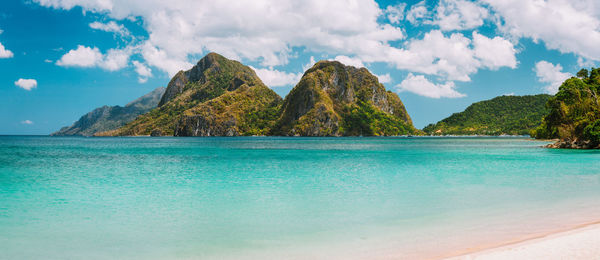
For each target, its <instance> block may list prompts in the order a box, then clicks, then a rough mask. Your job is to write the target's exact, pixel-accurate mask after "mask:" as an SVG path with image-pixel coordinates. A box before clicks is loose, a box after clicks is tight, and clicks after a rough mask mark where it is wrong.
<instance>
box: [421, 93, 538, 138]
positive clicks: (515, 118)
mask: <svg viewBox="0 0 600 260" xmlns="http://www.w3.org/2000/svg"><path fill="white" fill-rule="evenodd" d="M549 98H550V95H543V94H542V95H535V96H500V97H496V98H493V99H491V100H486V101H481V102H477V103H474V104H472V105H470V106H469V107H467V109H465V111H463V112H460V113H455V114H453V115H451V116H450V117H448V118H445V119H443V120H441V121H440V122H438V123H436V124H430V125H428V126H426V127H425V128H423V131H425V132H426V133H428V134H430V135H503V134H507V135H528V134H529V133H530V131H531V130H532V129H534V128H535V127H537V126H539V125H540V123H541V121H542V117H543V116H544V115H545V114H546V113H547V111H548V110H547V109H546V108H545V103H546V102H547V101H548V99H549Z"/></svg>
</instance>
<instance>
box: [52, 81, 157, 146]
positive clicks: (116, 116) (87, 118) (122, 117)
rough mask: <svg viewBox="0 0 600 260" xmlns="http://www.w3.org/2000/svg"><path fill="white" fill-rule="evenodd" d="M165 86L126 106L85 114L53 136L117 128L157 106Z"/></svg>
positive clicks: (90, 132) (86, 133) (85, 134)
mask: <svg viewBox="0 0 600 260" xmlns="http://www.w3.org/2000/svg"><path fill="white" fill-rule="evenodd" d="M164 92H165V88H157V89H155V90H153V91H152V92H150V93H148V94H146V95H144V96H142V97H140V98H138V99H136V100H134V101H132V102H130V103H129V104H127V105H125V106H124V107H121V106H103V107H100V108H96V109H94V110H93V111H91V112H89V113H87V114H85V115H83V116H82V117H81V118H79V120H77V121H76V122H75V123H73V125H71V126H68V127H63V128H61V129H60V130H59V131H57V132H55V133H53V134H52V135H53V136H70V135H81V136H92V135H94V134H96V133H98V132H103V131H109V130H115V129H117V128H119V127H121V126H123V125H125V124H127V123H129V122H131V121H133V120H134V119H136V117H137V116H139V115H141V114H144V113H146V112H148V111H150V110H151V109H153V108H155V107H156V105H157V104H158V102H159V100H160V98H161V96H162V95H163V93H164Z"/></svg>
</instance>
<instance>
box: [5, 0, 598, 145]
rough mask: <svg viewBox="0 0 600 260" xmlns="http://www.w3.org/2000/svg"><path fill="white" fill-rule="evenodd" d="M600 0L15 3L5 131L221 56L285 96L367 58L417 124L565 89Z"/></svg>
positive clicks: (67, 114) (51, 127) (594, 30)
mask: <svg viewBox="0 0 600 260" xmlns="http://www.w3.org/2000/svg"><path fill="white" fill-rule="evenodd" d="M598 46H600V2H598V1H597V0H479V1H465V0H440V1H429V0H426V1H383V0H381V1H373V0H329V1H322V0H305V1H297V0H236V1H219V0H216V1H215V0H212V1H202V0H169V1H162V0H3V1H2V2H1V3H0V71H2V72H1V73H0V111H2V112H1V113H0V134H5V135H7V134H50V133H52V132H54V131H56V130H58V129H60V128H61V127H63V126H68V125H70V124H72V123H73V122H74V121H76V120H77V119H79V117H80V116H82V115H84V114H85V113H87V112H89V111H91V110H93V109H94V108H97V107H101V106H104V105H125V104H126V103H128V102H129V101H132V100H134V99H136V98H137V97H139V96H142V95H144V94H146V93H148V92H150V91H152V90H153V89H155V88H157V87H161V86H166V85H167V84H168V82H169V80H170V77H171V76H173V75H174V74H175V73H177V72H178V71H179V70H187V69H190V68H191V67H192V66H193V65H194V64H195V63H196V62H197V61H198V60H199V59H200V58H202V57H203V56H204V55H206V54H207V53H209V52H217V53H219V54H221V55H223V56H225V57H227V58H230V59H235V60H238V61H241V62H242V63H244V64H246V65H249V66H251V67H252V68H254V69H255V70H256V72H257V74H258V75H259V77H260V78H261V79H262V80H263V82H264V83H265V84H266V85H267V86H269V87H270V88H272V89H273V90H274V91H275V92H277V93H278V94H279V95H281V96H282V97H285V95H286V94H287V93H288V92H289V91H290V90H291V89H292V88H293V86H294V85H295V84H296V83H297V82H298V81H299V79H300V77H301V76H302V74H303V72H304V71H305V70H306V69H308V68H310V66H312V65H313V64H314V63H315V62H316V61H319V60H338V61H340V62H342V63H344V64H346V65H352V66H355V67H366V68H367V69H369V70H370V71H371V72H372V73H373V74H375V75H377V76H378V77H379V81H380V82H381V83H383V84H384V85H385V87H386V88H387V89H388V90H391V91H394V92H396V93H397V94H398V95H399V96H400V98H401V99H402V101H403V102H404V104H405V106H406V108H407V110H408V113H409V114H410V116H411V117H412V119H413V123H414V124H415V126H416V127H417V128H422V127H424V126H426V125H427V124H430V123H435V122H437V121H439V120H441V119H443V118H445V117H447V116H449V115H451V114H452V113H455V112H460V111H462V110H464V109H465V108H466V107H467V106H469V105H470V104H472V103H473V102H477V101H481V100H487V99H491V98H493V97H496V96H500V95H533V94H540V93H549V94H554V93H556V91H557V89H558V87H559V86H560V84H561V82H562V81H564V80H565V79H566V78H568V77H570V76H572V75H574V74H575V73H576V72H577V71H579V70H580V69H581V68H584V67H585V68H589V67H595V66H598V65H597V64H598V61H599V60H600V48H599V47H598Z"/></svg>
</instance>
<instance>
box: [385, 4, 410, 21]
mask: <svg viewBox="0 0 600 260" xmlns="http://www.w3.org/2000/svg"><path fill="white" fill-rule="evenodd" d="M404 9H406V3H398V4H396V5H389V6H388V7H387V8H385V14H386V17H387V18H388V20H389V21H390V23H392V24H399V23H400V21H402V20H404Z"/></svg>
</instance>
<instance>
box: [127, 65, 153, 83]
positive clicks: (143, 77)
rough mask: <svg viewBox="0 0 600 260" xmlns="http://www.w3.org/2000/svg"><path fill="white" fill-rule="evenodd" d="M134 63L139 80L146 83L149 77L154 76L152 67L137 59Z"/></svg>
mask: <svg viewBox="0 0 600 260" xmlns="http://www.w3.org/2000/svg"><path fill="white" fill-rule="evenodd" d="M132 63H133V67H135V72H136V73H137V74H138V82H139V83H146V82H147V81H148V78H149V77H152V69H150V68H148V66H146V65H145V64H144V63H141V62H139V61H137V60H134V61H133V62H132Z"/></svg>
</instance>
